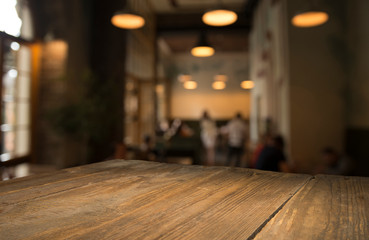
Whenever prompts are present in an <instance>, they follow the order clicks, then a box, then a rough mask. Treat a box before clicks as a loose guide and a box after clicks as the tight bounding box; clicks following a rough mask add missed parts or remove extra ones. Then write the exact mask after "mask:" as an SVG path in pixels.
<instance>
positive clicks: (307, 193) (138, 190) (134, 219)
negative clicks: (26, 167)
mask: <svg viewBox="0 0 369 240" xmlns="http://www.w3.org/2000/svg"><path fill="white" fill-rule="evenodd" d="M368 190H369V180H368V179H367V178H355V177H352V178H347V177H346V178H345V177H337V176H317V177H315V178H314V177H312V176H309V175H301V174H283V173H273V172H263V171H257V170H250V169H241V168H226V167H203V166H185V165H175V164H161V163H154V162H144V161H124V160H113V161H107V162H102V163H97V164H92V165H86V166H82V167H77V168H71V169H65V170H62V171H58V172H54V173H52V174H45V175H41V176H34V177H27V178H21V179H16V180H12V181H7V182H1V183H0V239H253V238H255V239H368V236H369V230H368V229H369V227H368V221H369V220H368V218H369V212H368V207H369V196H368ZM365 237H366V238H365Z"/></svg>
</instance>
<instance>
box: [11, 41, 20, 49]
mask: <svg viewBox="0 0 369 240" xmlns="http://www.w3.org/2000/svg"><path fill="white" fill-rule="evenodd" d="M10 48H11V49H12V50H13V51H18V50H19V48H20V45H19V43H17V42H12V43H11V44H10Z"/></svg>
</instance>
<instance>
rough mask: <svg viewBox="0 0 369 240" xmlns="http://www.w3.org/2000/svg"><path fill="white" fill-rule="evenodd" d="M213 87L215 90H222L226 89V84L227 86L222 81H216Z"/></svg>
mask: <svg viewBox="0 0 369 240" xmlns="http://www.w3.org/2000/svg"><path fill="white" fill-rule="evenodd" d="M212 87H213V88H214V89H215V90H222V89H224V88H225V87H226V84H225V82H222V81H215V82H213V84H212Z"/></svg>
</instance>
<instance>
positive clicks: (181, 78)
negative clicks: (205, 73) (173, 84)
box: [178, 74, 192, 83]
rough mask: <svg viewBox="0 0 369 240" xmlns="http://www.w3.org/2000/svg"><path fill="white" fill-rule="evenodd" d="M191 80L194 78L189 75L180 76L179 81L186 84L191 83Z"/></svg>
mask: <svg viewBox="0 0 369 240" xmlns="http://www.w3.org/2000/svg"><path fill="white" fill-rule="evenodd" d="M191 80H192V76H191V75H188V74H181V75H179V76H178V81H179V82H181V83H184V82H186V81H191Z"/></svg>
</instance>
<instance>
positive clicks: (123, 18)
mask: <svg viewBox="0 0 369 240" xmlns="http://www.w3.org/2000/svg"><path fill="white" fill-rule="evenodd" d="M111 23H112V24H113V25H114V26H116V27H119V28H123V29H138V28H141V27H143V26H144V25H145V19H144V18H143V17H141V16H140V15H138V14H134V13H130V12H128V11H125V10H123V11H118V12H116V13H115V14H114V15H113V17H112V18H111Z"/></svg>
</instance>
